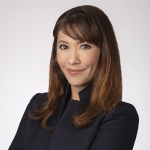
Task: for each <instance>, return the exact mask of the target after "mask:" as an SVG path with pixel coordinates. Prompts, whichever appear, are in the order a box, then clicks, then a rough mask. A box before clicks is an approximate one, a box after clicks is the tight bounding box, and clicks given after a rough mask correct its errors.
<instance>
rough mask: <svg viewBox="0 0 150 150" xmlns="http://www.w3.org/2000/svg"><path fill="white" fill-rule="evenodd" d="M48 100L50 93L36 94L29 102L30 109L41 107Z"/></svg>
mask: <svg viewBox="0 0 150 150" xmlns="http://www.w3.org/2000/svg"><path fill="white" fill-rule="evenodd" d="M47 100H48V93H47V92H46V93H36V94H35V95H34V96H33V97H32V98H31V100H30V102H29V107H30V108H31V107H39V106H41V105H42V104H44V103H45V102H46V101H47Z"/></svg>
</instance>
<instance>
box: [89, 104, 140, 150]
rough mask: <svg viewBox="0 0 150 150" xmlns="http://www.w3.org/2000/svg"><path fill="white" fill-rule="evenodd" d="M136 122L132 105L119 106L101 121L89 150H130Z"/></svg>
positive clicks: (136, 116) (133, 140) (137, 120)
mask: <svg viewBox="0 0 150 150" xmlns="http://www.w3.org/2000/svg"><path fill="white" fill-rule="evenodd" d="M138 122H139V118H138V114H137V112H136V110H135V108H134V107H133V106H132V105H130V104H125V107H124V106H119V107H118V108H116V109H115V111H114V112H112V113H111V114H110V115H108V116H106V117H105V118H104V120H103V121H102V124H101V126H100V128H99V132H98V134H97V136H96V138H95V140H94V142H93V144H92V146H91V150H132V149H133V145H134V142H135V138H136V134H137V130H138Z"/></svg>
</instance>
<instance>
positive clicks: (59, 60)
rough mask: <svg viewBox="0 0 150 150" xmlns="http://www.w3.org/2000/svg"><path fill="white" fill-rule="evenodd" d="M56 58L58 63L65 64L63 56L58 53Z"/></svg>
mask: <svg viewBox="0 0 150 150" xmlns="http://www.w3.org/2000/svg"><path fill="white" fill-rule="evenodd" d="M56 59H57V63H58V65H59V66H60V67H61V66H62V65H63V64H64V59H63V57H62V56H61V55H60V54H59V53H58V54H57V56H56Z"/></svg>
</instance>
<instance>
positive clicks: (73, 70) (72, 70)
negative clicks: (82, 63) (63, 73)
mask: <svg viewBox="0 0 150 150" xmlns="http://www.w3.org/2000/svg"><path fill="white" fill-rule="evenodd" d="M67 71H68V73H69V74H71V75H77V74H79V73H81V72H82V71H83V70H79V69H70V68H69V69H67Z"/></svg>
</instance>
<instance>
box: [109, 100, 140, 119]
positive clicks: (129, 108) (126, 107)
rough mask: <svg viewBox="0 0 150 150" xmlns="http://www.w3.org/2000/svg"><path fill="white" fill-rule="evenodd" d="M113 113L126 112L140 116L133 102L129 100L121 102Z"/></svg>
mask: <svg viewBox="0 0 150 150" xmlns="http://www.w3.org/2000/svg"><path fill="white" fill-rule="evenodd" d="M112 113H126V114H130V115H133V116H135V117H138V113H137V110H136V108H135V107H134V106H133V105H132V104H130V103H127V102H121V103H120V104H118V105H117V106H116V107H115V108H114V111H113V112H112Z"/></svg>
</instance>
